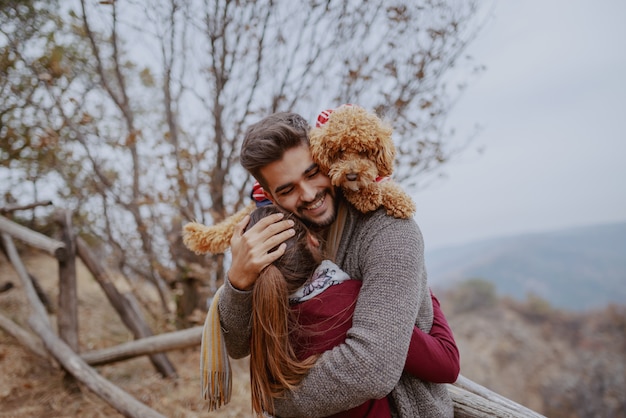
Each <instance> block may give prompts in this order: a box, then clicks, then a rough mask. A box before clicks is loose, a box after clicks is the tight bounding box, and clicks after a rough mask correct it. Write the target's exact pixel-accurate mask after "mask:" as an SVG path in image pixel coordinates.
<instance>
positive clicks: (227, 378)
mask: <svg viewBox="0 0 626 418" xmlns="http://www.w3.org/2000/svg"><path fill="white" fill-rule="evenodd" d="M223 288H224V286H220V288H219V289H217V292H215V296H213V301H212V302H211V307H210V308H209V312H208V313H207V316H206V320H205V321H204V328H203V329H202V344H201V346H200V374H201V379H202V397H203V399H205V400H208V401H209V411H215V410H216V409H218V408H220V407H222V406H224V405H226V404H227V403H228V402H230V394H231V392H232V388H233V382H232V373H231V368H230V360H229V358H228V352H227V351H226V344H225V342H224V336H223V335H222V327H221V325H220V315H219V310H218V308H217V305H218V303H219V296H220V294H221V293H222V289H223Z"/></svg>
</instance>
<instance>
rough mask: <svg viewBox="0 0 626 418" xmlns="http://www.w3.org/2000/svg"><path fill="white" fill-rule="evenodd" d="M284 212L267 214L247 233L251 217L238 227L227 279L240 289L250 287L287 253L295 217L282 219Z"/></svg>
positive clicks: (246, 218) (231, 244) (231, 246)
mask: <svg viewBox="0 0 626 418" xmlns="http://www.w3.org/2000/svg"><path fill="white" fill-rule="evenodd" d="M283 217H284V215H283V214H282V213H276V214H272V215H270V216H266V217H265V218H263V219H261V220H260V221H259V222H257V223H256V225H254V226H253V227H252V228H250V229H249V230H248V231H246V232H245V233H244V230H245V228H246V225H247V224H248V222H249V221H250V216H246V217H245V218H243V219H242V221H241V222H239V223H238V224H237V226H236V227H235V231H234V233H233V237H232V238H231V240H230V249H231V252H232V264H231V267H230V271H229V272H228V280H229V281H230V283H231V284H232V285H233V287H235V288H236V289H239V290H250V289H251V288H252V286H254V283H255V282H256V280H257V278H258V277H259V273H260V272H261V270H263V269H264V268H265V267H267V266H268V265H270V264H271V263H273V262H274V261H275V260H277V259H278V258H279V257H280V256H282V255H283V254H284V253H285V248H286V244H285V243H284V242H285V241H286V240H287V239H288V238H289V237H291V236H293V234H294V233H295V231H294V230H293V228H291V227H292V226H293V221H292V220H285V221H283V220H282V219H283ZM276 246H278V248H277V249H276V250H274V251H270V250H272V248H274V247H276Z"/></svg>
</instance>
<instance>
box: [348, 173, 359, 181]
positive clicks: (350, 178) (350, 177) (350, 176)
mask: <svg viewBox="0 0 626 418" xmlns="http://www.w3.org/2000/svg"><path fill="white" fill-rule="evenodd" d="M358 178H359V176H358V174H356V173H349V174H346V179H348V181H356V179H358Z"/></svg>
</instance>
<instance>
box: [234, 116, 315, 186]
mask: <svg viewBox="0 0 626 418" xmlns="http://www.w3.org/2000/svg"><path fill="white" fill-rule="evenodd" d="M308 132H309V124H308V123H307V121H306V120H305V119H304V118H303V117H302V116H300V115H298V114H297V113H292V112H279V113H274V114H271V115H269V116H267V117H265V118H263V119H261V120H260V121H259V122H257V123H255V124H253V125H251V126H250V127H249V128H248V129H247V130H246V134H245V137H244V139H243V144H242V145H241V155H240V156H239V159H240V161H241V165H242V166H243V168H245V169H246V170H248V172H249V173H250V174H252V176H254V178H256V179H257V181H258V182H259V183H261V186H263V187H264V188H266V190H267V183H266V181H265V179H264V178H263V176H261V168H263V167H265V166H266V165H268V164H270V163H273V162H275V161H278V160H280V159H281V158H282V157H283V154H284V153H285V151H287V150H289V149H291V148H293V147H297V146H299V145H303V144H304V145H307V146H308V145H309V136H308Z"/></svg>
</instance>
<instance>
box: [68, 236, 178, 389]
mask: <svg viewBox="0 0 626 418" xmlns="http://www.w3.org/2000/svg"><path fill="white" fill-rule="evenodd" d="M76 248H77V250H78V256H79V257H80V258H81V260H83V262H84V263H85V265H86V266H87V268H88V269H89V270H90V271H91V274H93V276H94V278H95V279H96V281H97V282H98V283H99V284H100V287H101V288H102V290H103V291H104V293H105V294H106V296H107V298H108V299H109V302H111V305H112V306H113V308H115V310H116V311H117V313H118V314H119V315H120V318H121V319H122V322H123V323H124V324H125V325H126V326H127V327H128V329H129V330H130V331H131V332H132V333H133V335H134V336H135V338H145V337H150V336H152V335H153V333H152V330H150V327H149V326H148V325H147V324H146V321H145V320H144V318H143V315H142V313H141V310H140V309H139V304H138V303H137V302H136V301H135V298H134V297H133V296H132V294H121V293H120V292H119V291H118V290H117V288H116V287H115V285H114V284H113V282H112V281H111V279H110V275H109V273H108V271H107V269H106V268H105V267H104V266H102V265H101V264H100V262H99V261H98V260H97V259H96V257H95V256H94V255H93V254H92V252H91V250H90V249H89V247H88V246H87V244H86V243H85V242H84V241H83V240H82V239H81V238H80V237H79V238H77V239H76ZM150 361H151V362H152V364H153V365H154V366H155V367H156V369H157V370H158V371H159V373H161V374H162V375H163V376H165V377H176V370H175V369H174V366H173V365H172V363H171V362H170V361H169V359H168V358H167V356H166V355H165V354H162V353H161V354H154V355H151V356H150Z"/></svg>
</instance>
